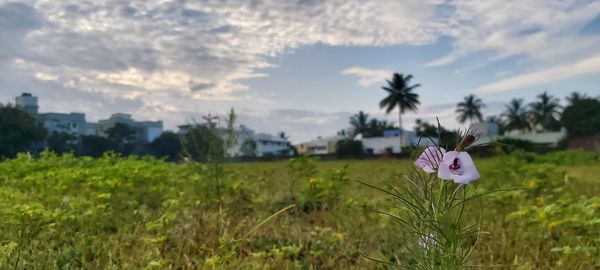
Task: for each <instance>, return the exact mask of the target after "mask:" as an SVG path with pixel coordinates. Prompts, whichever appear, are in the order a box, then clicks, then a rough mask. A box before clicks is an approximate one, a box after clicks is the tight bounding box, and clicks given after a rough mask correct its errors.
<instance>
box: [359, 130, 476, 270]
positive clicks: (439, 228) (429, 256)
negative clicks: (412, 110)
mask: <svg viewBox="0 0 600 270" xmlns="http://www.w3.org/2000/svg"><path fill="white" fill-rule="evenodd" d="M476 140H477V136H476V134H474V133H473V132H472V131H471V130H467V132H465V134H463V136H462V138H461V140H460V141H459V142H458V143H457V144H456V147H455V149H454V150H452V151H446V149H444V148H442V147H440V146H437V145H435V146H430V147H427V148H425V149H424V150H423V152H422V153H421V154H420V155H419V156H418V158H417V159H416V160H415V161H414V165H415V167H414V168H413V169H412V170H411V171H410V172H409V173H408V174H405V175H404V179H405V180H406V181H405V182H404V183H403V185H401V186H398V187H394V186H388V189H385V188H380V187H377V186H373V185H370V184H367V183H363V182H361V183H362V184H364V185H367V186H369V187H372V188H375V189H378V190H380V191H382V192H384V193H386V194H388V195H390V196H392V197H393V198H394V199H395V200H396V201H397V202H398V203H399V204H400V205H399V206H398V207H396V208H397V209H399V210H400V212H399V213H384V212H379V213H381V214H383V215H385V216H388V217H390V218H391V219H392V220H393V221H395V222H397V223H398V224H400V225H401V226H400V228H401V229H402V231H404V233H405V234H404V235H408V237H400V238H402V240H404V242H405V245H404V246H403V247H404V248H405V249H406V250H408V256H403V257H397V258H396V260H395V261H394V262H386V263H390V264H394V265H398V266H400V267H401V268H404V269H444V270H448V269H450V270H451V269H463V268H464V267H465V266H466V264H467V262H468V258H469V256H470V255H471V253H472V251H473V248H474V247H475V245H476V243H477V240H478V239H479V223H478V222H476V223H475V224H469V225H466V224H465V222H464V221H463V213H464V210H465V204H466V202H467V201H469V200H471V199H473V198H475V197H479V196H481V195H482V194H479V195H471V196H470V197H469V196H468V194H470V193H468V189H469V184H470V183H471V182H473V181H475V180H478V179H479V178H480V174H479V172H478V170H477V167H476V166H475V163H474V162H473V159H472V158H471V156H470V155H469V153H467V152H466V151H465V149H466V148H467V147H469V146H470V145H472V144H473V143H474V142H475V141H476ZM404 235H403V236H404ZM363 255H364V256H365V257H367V258H369V259H372V260H376V261H379V262H383V261H381V260H378V259H374V258H371V257H369V256H368V255H365V254H363Z"/></svg>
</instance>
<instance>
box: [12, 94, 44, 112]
mask: <svg viewBox="0 0 600 270" xmlns="http://www.w3.org/2000/svg"><path fill="white" fill-rule="evenodd" d="M15 105H16V106H17V107H18V108H21V109H23V110H24V111H26V112H28V113H29V114H31V115H37V114H38V109H39V106H38V98H37V97H35V96H33V95H32V94H31V93H22V94H21V95H20V96H18V97H16V98H15Z"/></svg>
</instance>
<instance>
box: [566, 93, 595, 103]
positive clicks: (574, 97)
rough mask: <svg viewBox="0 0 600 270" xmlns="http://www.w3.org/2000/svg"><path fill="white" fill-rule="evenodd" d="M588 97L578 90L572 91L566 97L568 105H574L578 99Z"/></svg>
mask: <svg viewBox="0 0 600 270" xmlns="http://www.w3.org/2000/svg"><path fill="white" fill-rule="evenodd" d="M589 98H590V97H588V96H587V95H586V94H581V93H579V92H572V93H571V95H569V96H568V97H567V98H566V99H567V101H568V102H569V105H574V104H575V103H578V102H579V101H582V100H584V99H589Z"/></svg>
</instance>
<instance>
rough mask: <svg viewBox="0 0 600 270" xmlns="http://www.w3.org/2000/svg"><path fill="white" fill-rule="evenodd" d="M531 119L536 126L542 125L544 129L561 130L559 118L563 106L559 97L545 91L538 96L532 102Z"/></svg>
mask: <svg viewBox="0 0 600 270" xmlns="http://www.w3.org/2000/svg"><path fill="white" fill-rule="evenodd" d="M529 106H530V107H531V120H532V124H533V125H534V127H535V128H537V127H541V129H542V130H559V129H560V122H559V121H558V120H557V119H558V117H559V115H560V109H561V106H560V104H559V100H558V98H555V97H553V96H551V95H548V92H543V93H541V94H539V95H538V96H537V100H536V101H534V102H532V103H531V104H530V105H529Z"/></svg>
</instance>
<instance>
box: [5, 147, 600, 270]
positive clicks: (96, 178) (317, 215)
mask: <svg viewBox="0 0 600 270" xmlns="http://www.w3.org/2000/svg"><path fill="white" fill-rule="evenodd" d="M599 162H600V157H599V156H598V155H595V154H590V153H583V152H555V153H552V154H546V155H534V154H527V153H521V152H515V153H513V154H511V155H508V156H498V157H495V158H488V159H477V160H476V163H477V167H478V169H479V170H480V172H481V176H482V177H481V179H480V180H478V181H476V182H474V183H472V184H470V185H471V190H470V192H473V193H485V192H487V191H491V190H495V189H498V188H512V187H527V188H526V189H521V190H512V191H504V192H496V193H492V194H490V195H487V196H483V197H480V198H478V199H476V200H474V202H476V203H474V204H472V205H474V206H475V208H469V209H467V210H466V211H465V213H464V219H465V221H467V222H473V221H477V220H481V222H482V223H481V231H480V232H479V240H478V241H477V242H476V243H475V249H474V252H473V254H472V256H471V259H470V260H469V262H468V264H469V265H473V266H485V267H494V268H500V269H595V268H597V267H598V266H599V265H600V260H599V258H598V256H597V254H598V253H599V252H600V250H599V243H598V239H600V220H599V219H598V216H599V214H600V212H599V211H600V185H598V182H599V181H600V178H599V177H598V176H599V175H600V168H599V167H598V166H597V164H598V163H599ZM210 166H211V165H208V164H197V163H183V164H174V163H168V162H164V161H160V160H156V159H154V158H135V157H128V158H124V157H119V156H117V155H114V154H106V155H104V156H103V157H101V158H89V157H75V156H73V155H72V154H66V155H61V156H58V155H55V154H51V153H43V154H42V155H41V157H40V158H39V159H34V158H31V157H29V156H27V155H22V154H21V155H19V156H18V157H17V158H15V159H11V160H7V161H5V162H2V163H0V171H1V172H2V174H1V175H0V194H2V196H0V209H2V210H0V268H2V269H55V268H58V269H72V268H84V269H99V268H101V269H140V268H154V269H178V268H179V269H194V268H195V269H394V267H393V266H391V265H390V266H386V265H382V264H379V263H376V262H373V261H370V260H368V259H366V258H365V257H363V256H362V255H361V253H364V254H368V255H369V256H371V257H373V258H376V259H381V260H385V261H392V262H398V263H405V264H406V263H408V264H410V263H411V262H410V261H407V260H406V259H407V258H410V257H408V256H407V254H408V248H410V247H408V246H406V245H402V244H401V242H399V241H398V240H396V239H398V237H397V236H401V235H398V231H397V230H396V227H397V224H396V221H394V220H393V219H391V218H388V217H386V216H383V215H380V214H377V213H376V212H375V210H383V209H389V211H386V212H392V213H394V212H397V211H400V209H395V208H392V207H391V206H392V202H393V200H392V199H390V198H387V197H385V196H381V193H380V192H377V191H376V190H373V189H369V188H366V187H364V186H362V185H361V184H359V183H356V182H354V181H351V180H355V179H356V180H362V181H364V182H367V183H369V184H373V185H377V186H385V184H390V185H393V186H399V187H402V186H403V185H405V184H407V182H406V180H405V178H404V177H403V174H405V173H409V172H408V171H407V170H406V169H407V168H408V167H409V166H410V164H409V162H408V161H403V160H377V161H343V162H342V161H331V162H326V161H318V160H316V159H314V158H301V159H296V161H290V162H289V163H285V162H274V163H260V166H257V164H256V163H239V164H229V165H225V166H224V167H223V175H222V176H223V177H222V178H221V182H220V185H221V186H222V191H223V193H222V195H221V200H222V208H219V207H216V206H217V205H218V204H219V198H218V197H217V195H216V193H215V192H214V182H213V180H212V176H211V167H210ZM467 195H468V194H467ZM290 204H295V205H296V207H293V208H291V209H288V210H287V211H285V212H280V213H279V214H278V215H276V216H274V217H271V216H272V215H273V214H274V213H276V212H278V211H279V210H281V209H283V208H285V207H286V206H288V205H290ZM388 207H390V208H388ZM219 209H221V210H219ZM217 216H220V220H221V223H216V222H215V220H216V217H217ZM269 217H271V219H267V218H269ZM261 223H262V225H261V226H259V227H256V225H257V224H261ZM219 224H220V226H219ZM391 236H394V237H391ZM413 244H414V245H417V244H419V243H418V241H416V242H414V243H413Z"/></svg>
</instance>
